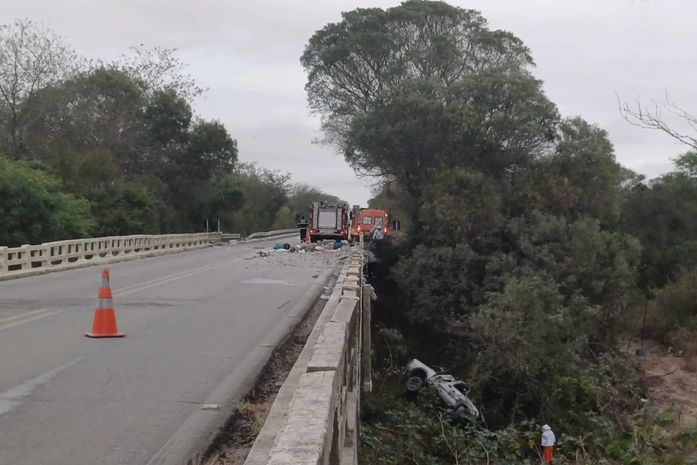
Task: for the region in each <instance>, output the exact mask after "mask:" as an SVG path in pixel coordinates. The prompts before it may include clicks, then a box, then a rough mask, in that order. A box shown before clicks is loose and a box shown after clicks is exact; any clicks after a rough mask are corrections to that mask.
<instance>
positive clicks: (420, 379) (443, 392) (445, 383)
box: [405, 359, 479, 421]
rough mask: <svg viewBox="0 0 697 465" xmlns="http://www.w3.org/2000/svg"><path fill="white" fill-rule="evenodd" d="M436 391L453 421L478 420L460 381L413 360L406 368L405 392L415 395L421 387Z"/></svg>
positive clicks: (472, 404)
mask: <svg viewBox="0 0 697 465" xmlns="http://www.w3.org/2000/svg"><path fill="white" fill-rule="evenodd" d="M424 386H429V387H431V388H433V389H435V390H436V393H437V394H438V397H440V399H441V400H442V401H443V402H445V404H446V405H448V407H450V409H451V412H452V416H453V419H454V420H457V421H465V420H470V421H474V420H477V419H478V418H479V410H478V409H477V407H476V406H475V405H474V403H473V402H472V400H470V398H469V397H468V394H469V389H468V388H467V386H466V385H465V383H463V382H462V381H459V380H456V379H455V377H453V376H452V375H449V374H447V373H443V372H436V371H435V370H434V369H432V368H430V367H429V366H428V365H426V364H424V363H423V362H421V361H419V360H417V359H413V360H412V361H410V362H409V363H408V364H407V367H406V383H405V387H406V389H407V392H409V393H412V394H415V393H417V392H419V390H421V388H422V387H424Z"/></svg>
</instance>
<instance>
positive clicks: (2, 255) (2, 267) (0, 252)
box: [0, 247, 7, 273]
mask: <svg viewBox="0 0 697 465" xmlns="http://www.w3.org/2000/svg"><path fill="white" fill-rule="evenodd" d="M6 271H7V247H0V273H5V272H6Z"/></svg>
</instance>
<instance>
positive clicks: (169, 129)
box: [144, 89, 192, 147]
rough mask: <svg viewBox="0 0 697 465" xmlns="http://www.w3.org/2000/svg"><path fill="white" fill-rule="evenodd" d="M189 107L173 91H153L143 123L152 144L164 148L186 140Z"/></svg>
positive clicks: (184, 100)
mask: <svg viewBox="0 0 697 465" xmlns="http://www.w3.org/2000/svg"><path fill="white" fill-rule="evenodd" d="M191 115H192V111H191V106H190V105H189V103H188V102H187V101H186V99H185V98H184V97H182V96H180V95H179V94H177V93H176V92H175V91H174V90H173V89H168V90H158V91H155V92H154V93H153V95H152V97H151V98H150V99H149V101H148V103H147V105H146V107H145V115H144V116H145V121H146V124H147V126H148V130H149V132H150V136H151V137H152V140H153V142H155V143H156V144H158V145H160V146H162V147H166V146H168V145H169V144H176V143H183V142H185V141H186V140H187V139H188V132H189V126H190V124H191Z"/></svg>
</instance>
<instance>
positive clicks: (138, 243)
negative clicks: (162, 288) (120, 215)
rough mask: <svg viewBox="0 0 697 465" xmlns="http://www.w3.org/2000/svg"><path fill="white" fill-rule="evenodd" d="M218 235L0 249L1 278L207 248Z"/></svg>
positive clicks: (119, 238)
mask: <svg viewBox="0 0 697 465" xmlns="http://www.w3.org/2000/svg"><path fill="white" fill-rule="evenodd" d="M219 240H220V233H199V234H161V235H134V236H112V237H96V238H90V239H74V240H68V241H57V242H47V243H44V244H40V245H22V246H20V247H0V276H3V275H10V274H13V273H17V274H22V273H23V272H29V271H32V270H36V271H39V270H42V269H43V270H48V269H49V268H58V267H62V268H66V267H70V266H73V265H74V266H76V267H77V266H78V265H79V266H82V265H84V264H86V263H87V262H94V263H96V262H104V261H118V259H119V258H125V257H134V256H136V255H143V256H147V255H157V254H160V253H166V252H170V251H171V252H174V251H181V250H190V249H195V248H201V247H208V246H210V245H211V243H215V242H218V241H219Z"/></svg>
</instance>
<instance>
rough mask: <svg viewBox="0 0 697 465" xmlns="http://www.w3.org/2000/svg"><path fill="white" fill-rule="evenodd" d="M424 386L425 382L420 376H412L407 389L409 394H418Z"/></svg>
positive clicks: (408, 379)
mask: <svg viewBox="0 0 697 465" xmlns="http://www.w3.org/2000/svg"><path fill="white" fill-rule="evenodd" d="M423 385H424V380H423V379H421V378H419V377H418V376H410V377H409V378H407V382H406V387H407V391H408V392H418V390H419V389H421V388H422V387H423Z"/></svg>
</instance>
